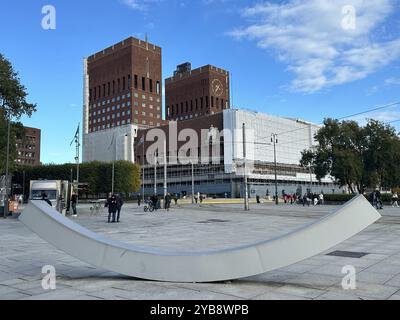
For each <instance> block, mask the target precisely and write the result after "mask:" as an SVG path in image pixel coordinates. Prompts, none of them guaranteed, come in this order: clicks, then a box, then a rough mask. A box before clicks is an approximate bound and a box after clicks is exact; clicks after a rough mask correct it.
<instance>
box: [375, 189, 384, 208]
mask: <svg viewBox="0 0 400 320" xmlns="http://www.w3.org/2000/svg"><path fill="white" fill-rule="evenodd" d="M375 201H376V209H378V210H382V209H383V203H382V200H381V192H380V191H379V190H376V191H375Z"/></svg>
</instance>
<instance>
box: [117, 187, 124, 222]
mask: <svg viewBox="0 0 400 320" xmlns="http://www.w3.org/2000/svg"><path fill="white" fill-rule="evenodd" d="M123 205H124V199H123V198H122V196H121V195H120V194H118V195H117V222H118V223H119V219H120V217H121V209H122V206H123Z"/></svg>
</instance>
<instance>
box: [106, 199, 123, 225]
mask: <svg viewBox="0 0 400 320" xmlns="http://www.w3.org/2000/svg"><path fill="white" fill-rule="evenodd" d="M123 205H124V200H123V199H122V196H121V195H120V194H117V193H116V194H112V193H111V192H110V194H109V195H108V199H107V202H106V208H108V223H116V222H117V223H119V222H120V218H121V210H122V206H123ZM111 218H112V219H111Z"/></svg>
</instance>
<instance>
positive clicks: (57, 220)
mask: <svg viewBox="0 0 400 320" xmlns="http://www.w3.org/2000/svg"><path fill="white" fill-rule="evenodd" d="M380 218H381V216H380V215H379V213H378V212H377V211H376V210H375V209H374V208H373V207H372V206H371V205H370V204H369V202H368V201H367V200H366V199H365V198H364V197H363V196H359V197H357V198H355V199H353V200H352V201H350V202H349V203H347V204H346V205H344V206H343V207H342V208H340V209H339V210H338V211H337V212H335V213H333V214H331V215H329V216H327V217H325V218H323V219H321V220H319V221H317V222H315V223H313V224H310V225H308V226H304V227H302V228H300V229H298V230H296V231H293V232H291V233H289V234H287V235H284V236H280V237H277V238H274V239H271V240H267V241H262V242H259V243H255V244H251V245H246V246H241V247H237V248H233V249H224V250H210V251H206V252H196V253H190V252H165V251H161V250H157V249H149V248H143V247H139V246H135V245H129V244H125V243H121V242H118V241H114V240H110V239H107V238H105V237H104V236H101V235H98V234H96V233H94V232H92V231H90V230H88V229H86V228H83V227H82V226H80V225H78V224H76V223H75V222H73V221H71V220H69V219H68V218H65V217H64V216H62V215H60V214H59V213H58V212H57V211H55V210H54V209H52V208H51V207H49V206H48V205H47V204H44V203H41V202H31V203H30V204H28V206H27V207H26V209H25V210H24V211H23V213H22V215H21V216H20V218H19V219H20V220H21V221H22V222H23V223H24V224H25V225H26V226H27V227H28V228H29V229H31V230H32V231H33V232H35V233H37V234H38V235H39V236H40V237H41V238H42V239H44V240H46V241H48V242H49V243H51V244H52V245H54V246H55V247H57V248H58V249H60V250H62V251H64V252H66V253H68V254H70V255H71V256H73V257H75V258H78V259H80V260H82V261H84V262H87V263H89V264H91V265H94V266H96V267H100V268H104V269H106V270H110V271H113V272H117V273H120V274H124V275H127V276H132V277H136V278H141V279H148V280H159V281H170V282H214V281H223V280H231V279H238V278H243V277H249V276H253V275H257V274H262V273H265V272H268V271H271V270H275V269H278V268H282V267H286V266H289V265H291V264H294V263H296V262H300V261H302V260H305V259H307V258H310V257H312V256H315V255H317V254H319V253H321V252H324V251H325V250H328V249H330V248H332V247H334V246H335V245H337V244H339V243H341V242H343V241H345V240H347V239H349V238H351V237H352V236H354V235H356V234H357V233H359V232H361V231H362V230H363V229H365V228H366V227H368V226H369V225H371V224H373V223H374V222H375V221H377V220H378V219H380Z"/></svg>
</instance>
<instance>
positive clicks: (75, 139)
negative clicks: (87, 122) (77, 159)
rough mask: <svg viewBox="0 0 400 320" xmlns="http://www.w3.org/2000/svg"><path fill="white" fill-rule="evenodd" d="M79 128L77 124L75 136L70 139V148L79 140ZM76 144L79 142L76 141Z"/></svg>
mask: <svg viewBox="0 0 400 320" xmlns="http://www.w3.org/2000/svg"><path fill="white" fill-rule="evenodd" d="M80 126H81V124H78V129H76V133H75V136H74V138H73V139H72V141H71V144H70V146H72V144H73V143H74V142H76V141H78V140H79V130H80ZM78 142H79V141H78Z"/></svg>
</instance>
